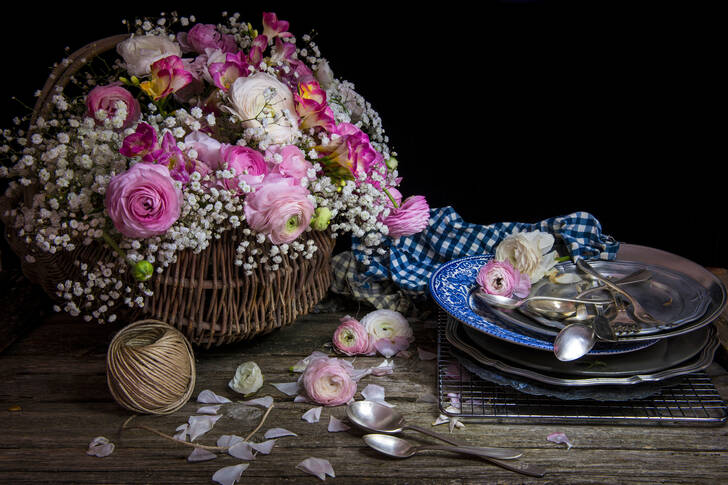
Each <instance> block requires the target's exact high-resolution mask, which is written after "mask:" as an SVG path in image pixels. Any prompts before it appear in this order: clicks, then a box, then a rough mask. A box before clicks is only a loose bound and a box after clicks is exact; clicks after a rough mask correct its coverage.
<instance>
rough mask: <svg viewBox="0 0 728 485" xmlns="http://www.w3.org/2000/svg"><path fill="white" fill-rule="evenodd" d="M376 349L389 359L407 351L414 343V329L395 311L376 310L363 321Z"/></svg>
mask: <svg viewBox="0 0 728 485" xmlns="http://www.w3.org/2000/svg"><path fill="white" fill-rule="evenodd" d="M361 324H362V325H364V327H365V328H366V331H367V333H368V334H369V337H370V338H371V339H372V340H373V341H374V347H375V348H376V349H377V351H379V352H380V353H381V354H382V355H384V356H385V357H387V358H389V357H391V356H393V355H395V354H397V352H399V351H401V350H406V349H407V347H409V344H410V343H412V342H413V341H414V336H413V333H412V328H411V327H410V325H409V322H407V319H406V318H405V317H404V316H402V314H401V313H399V312H396V311H394V310H387V309H381V310H375V311H373V312H370V313H368V314H366V315H365V316H364V318H362V319H361Z"/></svg>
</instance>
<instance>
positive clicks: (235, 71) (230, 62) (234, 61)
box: [207, 51, 248, 91]
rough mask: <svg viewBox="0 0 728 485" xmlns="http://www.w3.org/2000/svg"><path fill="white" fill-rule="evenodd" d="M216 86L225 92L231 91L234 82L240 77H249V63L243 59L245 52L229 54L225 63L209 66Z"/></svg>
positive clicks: (208, 68)
mask: <svg viewBox="0 0 728 485" xmlns="http://www.w3.org/2000/svg"><path fill="white" fill-rule="evenodd" d="M207 70H208V72H209V73H210V76H211V77H212V80H213V82H214V83H215V86H217V87H218V88H220V89H223V90H225V91H227V90H229V89H230V86H232V84H233V82H235V80H236V79H237V78H239V77H243V76H247V75H248V63H247V61H246V60H245V59H244V58H243V52H242V51H240V52H238V53H237V54H232V53H228V54H226V56H225V62H213V63H212V64H210V65H209V66H207Z"/></svg>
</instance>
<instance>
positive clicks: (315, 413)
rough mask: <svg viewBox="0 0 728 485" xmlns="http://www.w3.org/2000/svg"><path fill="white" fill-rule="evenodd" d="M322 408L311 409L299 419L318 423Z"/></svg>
mask: <svg viewBox="0 0 728 485" xmlns="http://www.w3.org/2000/svg"><path fill="white" fill-rule="evenodd" d="M322 409H323V408H322V407H321V406H319V407H316V408H311V409H309V410H308V411H306V412H305V413H303V416H301V419H303V420H304V421H308V422H309V423H318V422H319V419H321V410H322Z"/></svg>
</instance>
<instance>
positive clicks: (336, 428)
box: [329, 416, 351, 433]
mask: <svg viewBox="0 0 728 485" xmlns="http://www.w3.org/2000/svg"><path fill="white" fill-rule="evenodd" d="M350 429H351V427H350V426H349V425H347V424H346V423H344V422H343V421H342V420H340V419H339V418H337V417H334V416H329V433H338V432H340V431H348V430H350Z"/></svg>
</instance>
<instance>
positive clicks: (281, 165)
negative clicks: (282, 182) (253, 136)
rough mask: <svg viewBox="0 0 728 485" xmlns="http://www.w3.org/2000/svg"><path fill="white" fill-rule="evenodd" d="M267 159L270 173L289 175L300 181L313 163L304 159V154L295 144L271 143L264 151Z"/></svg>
mask: <svg viewBox="0 0 728 485" xmlns="http://www.w3.org/2000/svg"><path fill="white" fill-rule="evenodd" d="M265 158H266V160H268V169H269V171H270V172H272V173H279V174H281V175H283V176H285V177H291V178H292V179H294V180H295V181H296V182H298V183H300V182H301V179H302V178H304V177H305V176H306V174H307V173H308V171H309V170H310V169H312V168H313V165H311V163H310V162H309V161H308V160H306V156H305V155H304V154H303V152H302V151H301V150H300V149H299V148H298V147H297V146H295V145H286V146H284V147H281V146H280V145H271V146H270V147H269V148H268V150H266V152H265Z"/></svg>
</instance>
